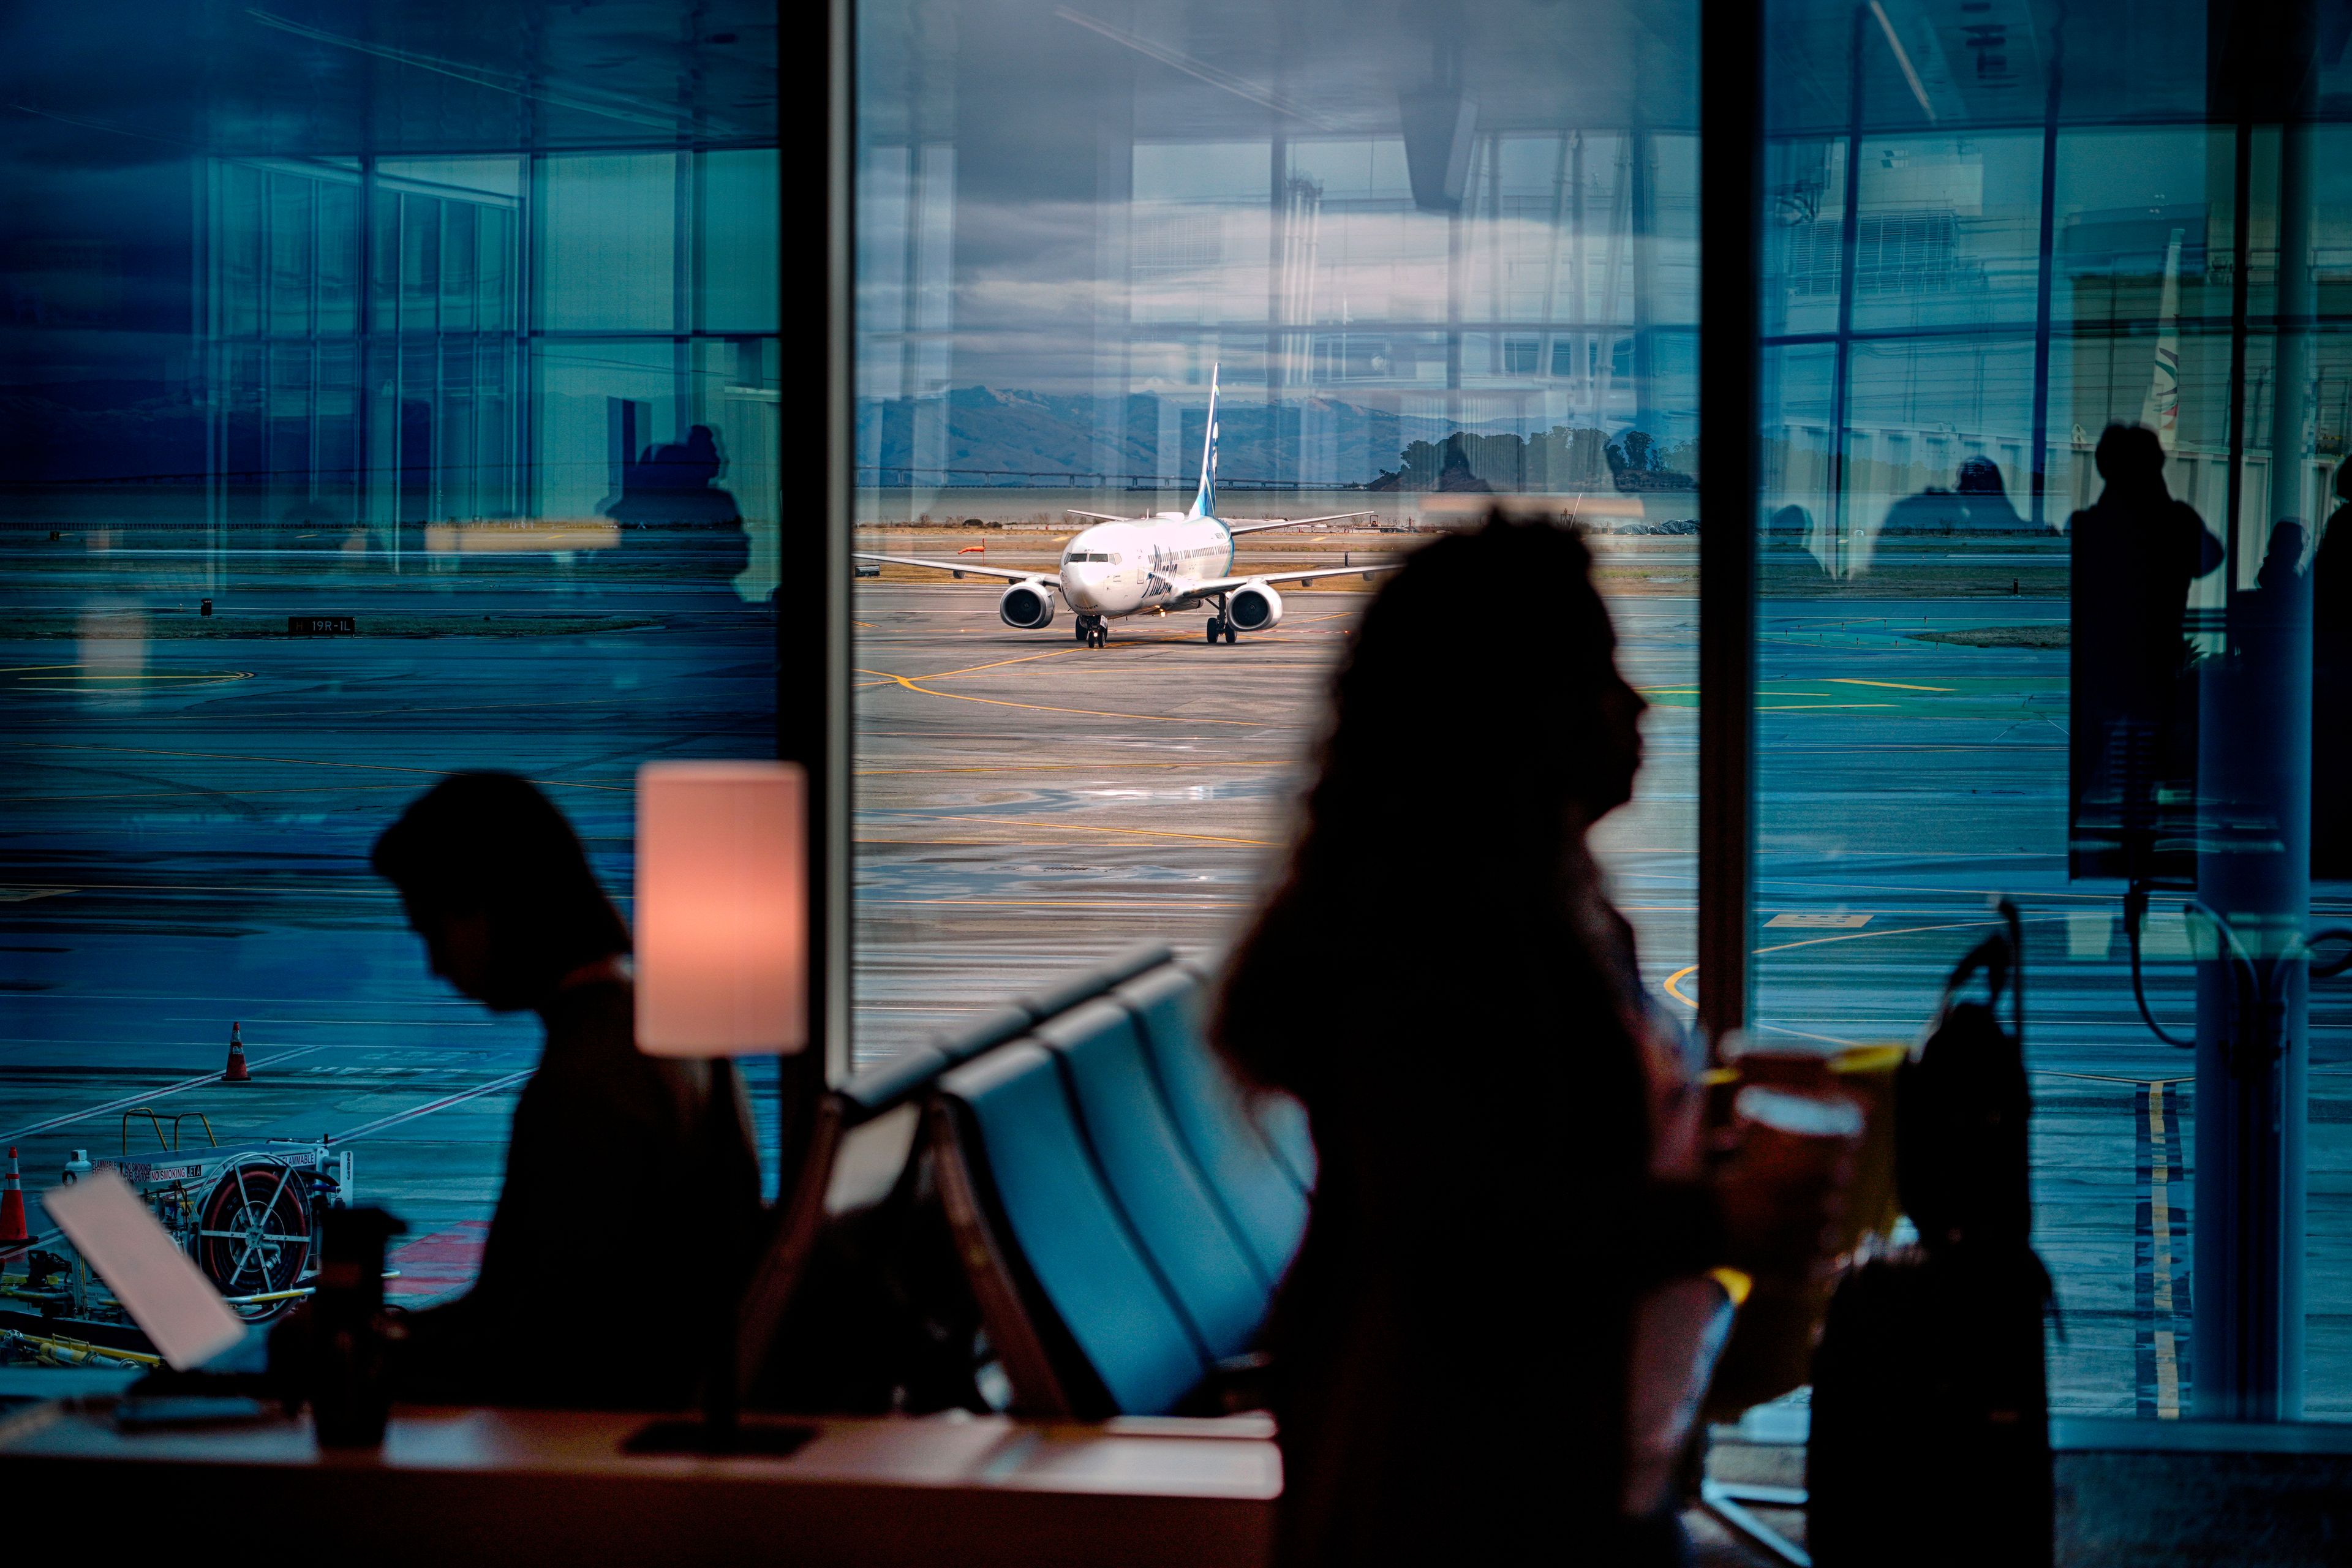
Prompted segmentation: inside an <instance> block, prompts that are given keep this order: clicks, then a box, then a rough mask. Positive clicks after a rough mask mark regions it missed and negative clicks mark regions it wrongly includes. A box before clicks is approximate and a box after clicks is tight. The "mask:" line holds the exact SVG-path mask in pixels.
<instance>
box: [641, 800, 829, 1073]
mask: <svg viewBox="0 0 2352 1568" xmlns="http://www.w3.org/2000/svg"><path fill="white" fill-rule="evenodd" d="M807 818H808V806H807V779H806V775H804V774H803V773H802V771H801V770H800V768H798V767H797V766H795V765H793V763H647V764H646V766H644V767H642V768H639V769H638V770H637V896H636V952H637V1048H638V1049H639V1050H642V1051H644V1052H645V1053H646V1055H648V1056H656V1057H730V1056H747V1055H754V1054H766V1053H770V1052H775V1053H780V1054H781V1053H790V1052H793V1051H798V1050H800V1049H801V1048H802V1047H804V1046H805V1045H807V1043H808V1007H807V997H808V892H807V889H808V872H807V853H808V850H807V846H808V835H807Z"/></svg>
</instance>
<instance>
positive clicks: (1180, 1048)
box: [1111, 964, 1313, 1287]
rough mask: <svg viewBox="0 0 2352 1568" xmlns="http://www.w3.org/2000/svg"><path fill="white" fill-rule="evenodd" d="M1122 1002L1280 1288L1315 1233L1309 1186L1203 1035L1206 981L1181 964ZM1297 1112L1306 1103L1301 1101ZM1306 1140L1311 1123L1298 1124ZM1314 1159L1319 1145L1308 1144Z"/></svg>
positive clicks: (1192, 1147)
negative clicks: (1310, 1226)
mask: <svg viewBox="0 0 2352 1568" xmlns="http://www.w3.org/2000/svg"><path fill="white" fill-rule="evenodd" d="M1111 995H1112V997H1113V999H1114V1000H1116V1001H1117V1002H1118V1004H1119V1005H1121V1006H1123V1007H1125V1008H1126V1009H1127V1010H1128V1011H1129V1013H1130V1014H1131V1015H1132V1016H1134V1018H1135V1020H1136V1023H1137V1025H1138V1026H1139V1029H1140V1031H1141V1034H1142V1037H1143V1042H1144V1047H1145V1052H1146V1057H1147V1059H1148V1060H1149V1062H1150V1067H1151V1069H1152V1072H1153V1074H1154V1076H1155V1078H1156V1079H1157V1081H1158V1084H1159V1087H1160V1094H1161V1098H1162V1100H1164V1102H1165V1103H1166V1105H1167V1107H1168V1110H1169V1112H1170V1115H1171V1120H1172V1121H1174V1123H1175V1126H1176V1129H1177V1131H1178V1132H1179V1133H1180V1134H1181V1137H1182V1138H1183V1141H1184V1145H1185V1147H1186V1148H1187V1149H1188V1150H1189V1151H1190V1152H1191V1153H1192V1158H1193V1161H1194V1163H1195V1164H1196V1165H1197V1167H1198V1168H1199V1169H1200V1170H1201V1171H1202V1173H1203V1174H1205V1175H1206V1176H1207V1178H1208V1182H1209V1187H1210V1190H1211V1191H1212V1192H1213V1194H1215V1197H1216V1199H1217V1201H1218V1203H1219V1204H1220V1205H1223V1209H1224V1212H1225V1215H1226V1216H1227V1217H1228V1218H1229V1219H1231V1220H1232V1222H1233V1225H1234V1232H1235V1233H1236V1234H1237V1235H1239V1236H1240V1237H1241V1238H1242V1239H1243V1241H1244V1244H1245V1245H1247V1247H1249V1249H1250V1253H1251V1256H1252V1257H1253V1258H1255V1261H1256V1263H1257V1266H1258V1270H1259V1276H1260V1278H1262V1279H1265V1281H1266V1283H1267V1284H1268V1286H1269V1287H1270V1286H1272V1285H1273V1284H1274V1283H1275V1282H1276V1281H1278V1280H1279V1279H1281V1278H1282V1275H1283V1271H1284V1270H1285V1269H1286V1268H1289V1267H1290V1259H1291V1257H1292V1255H1293V1254H1294V1253H1296V1252H1297V1250H1298V1241H1299V1237H1301V1236H1302V1235H1304V1234H1305V1232H1306V1229H1307V1187H1306V1186H1305V1185H1304V1184H1302V1183H1301V1181H1300V1179H1299V1173H1298V1172H1297V1171H1295V1170H1293V1169H1292V1168H1291V1167H1290V1166H1289V1165H1288V1164H1287V1163H1286V1162H1285V1161H1284V1160H1283V1159H1282V1158H1281V1157H1279V1156H1278V1155H1277V1154H1276V1152H1275V1146H1274V1144H1273V1142H1272V1141H1271V1140H1270V1139H1269V1137H1268V1135H1267V1130H1266V1128H1265V1126H1263V1125H1262V1124H1261V1123H1260V1122H1259V1121H1256V1120H1255V1119H1254V1118H1253V1117H1252V1116H1251V1115H1250V1113H1249V1097H1248V1096H1247V1095H1246V1094H1244V1091H1243V1089H1242V1088H1241V1086H1240V1085H1239V1084H1237V1083H1236V1082H1235V1081H1234V1078H1233V1075H1232V1074H1231V1073H1230V1072H1229V1071H1227V1070H1226V1068H1225V1066H1224V1064H1223V1062H1222V1061H1220V1060H1219V1059H1218V1058H1217V1056H1216V1053H1215V1052H1214V1051H1213V1050H1212V1049H1211V1048H1210V1047H1209V1043H1208V1039H1207V1037H1206V1036H1205V1035H1204V1034H1203V1033H1202V1026H1201V1021H1200V1013H1201V983H1200V980H1199V978H1198V977H1197V976H1195V975H1193V974H1192V973H1190V972H1189V971H1187V970H1185V969H1183V968H1181V967H1179V966H1178V965H1175V964H1170V965H1168V966H1166V967H1165V968H1161V969H1155V970H1153V971H1151V972H1150V973H1146V974H1143V975H1141V976H1139V977H1138V978H1136V979H1134V980H1131V981H1129V982H1128V983H1127V984H1124V985H1121V986H1119V987H1118V988H1117V989H1116V990H1114V991H1113V992H1112V993H1111ZM1290 1103H1291V1105H1292V1106H1293V1108H1294V1110H1295V1108H1296V1104H1297V1102H1296V1101H1291V1102H1290ZM1297 1131H1298V1134H1299V1135H1300V1136H1301V1138H1302V1139H1303V1137H1304V1132H1305V1118H1304V1115H1303V1113H1302V1114H1300V1115H1299V1116H1298V1117H1297ZM1306 1148H1307V1153H1306V1159H1307V1161H1308V1162H1310V1163H1309V1164H1308V1167H1307V1169H1308V1171H1309V1173H1310V1179H1311V1171H1312V1165H1311V1161H1312V1158H1313V1152H1312V1151H1313V1145H1312V1144H1311V1143H1308V1144H1307V1145H1306Z"/></svg>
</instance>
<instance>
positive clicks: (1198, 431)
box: [857, 386, 1688, 490]
mask: <svg viewBox="0 0 2352 1568" xmlns="http://www.w3.org/2000/svg"><path fill="white" fill-rule="evenodd" d="M1107 402H1108V403H1109V404H1110V405H1111V406H1109V407H1106V406H1105V404H1106V403H1107ZM1162 410H1163V404H1162V400H1161V399H1160V396H1159V395H1156V394H1153V393H1133V394H1129V395H1127V396H1125V397H1123V398H1117V399H1108V400H1107V399H1098V398H1094V397H1087V396H1082V395H1069V394H1057V393H1042V392H1025V391H1016V390H1005V389H999V388H995V387H987V386H966V387H957V388H954V389H952V390H950V392H948V393H947V394H946V395H945V396H944V397H941V398H925V399H915V398H904V397H901V398H861V399H859V400H858V405H857V483H858V484H860V485H862V486H880V487H885V488H889V487H896V486H900V485H908V484H915V485H947V486H988V485H1010V486H1024V485H1053V484H1057V483H1076V484H1084V485H1089V486H1106V487H1114V488H1115V487H1118V486H1150V485H1152V484H1154V483H1155V482H1156V483H1160V484H1165V485H1168V486H1169V487H1170V488H1174V489H1191V488H1192V484H1193V482H1194V480H1195V479H1198V477H1199V475H1200V468H1201V444H1202V437H1203V436H1204V434H1205V432H1204V430H1203V428H1202V420H1203V418H1204V414H1203V411H1202V408H1201V406H1200V405H1198V404H1196V403H1189V402H1188V403H1187V404H1186V405H1181V406H1179V407H1177V408H1176V409H1175V411H1174V412H1175V417H1174V418H1173V419H1172V420H1167V421H1165V422H1164V426H1163V418H1162ZM942 411H944V416H945V424H944V428H942V427H941V426H940V419H941V415H942ZM1218 423H1219V424H1220V425H1221V426H1223V431H1222V433H1221V435H1220V437H1219V443H1218V458H1217V478H1218V480H1219V482H1220V483H1222V484H1223V485H1224V486H1226V487H1227V488H1229V489H1252V488H1255V487H1261V486H1293V485H1300V484H1304V485H1307V486H1311V487H1314V488H1318V489H1322V488H1356V487H1361V488H1364V489H1416V490H1417V489H1490V488H1491V489H1519V488H1522V486H1524V485H1526V484H1527V483H1528V482H1529V481H1530V480H1532V481H1535V482H1537V483H1538V484H1542V483H1546V482H1549V483H1552V484H1559V483H1564V482H1582V483H1585V484H1598V485H1608V484H1610V483H1611V482H1612V479H1613V480H1615V481H1616V482H1617V483H1618V485H1619V487H1620V488H1623V489H1684V488H1687V486H1688V479H1687V477H1686V476H1685V475H1683V474H1680V473H1676V472H1673V471H1671V468H1672V465H1671V463H1669V462H1667V461H1666V460H1665V459H1668V458H1677V457H1679V456H1681V455H1682V453H1681V449H1680V448H1677V449H1676V451H1675V452H1674V453H1654V449H1653V447H1652V445H1651V444H1650V443H1647V442H1640V443H1637V444H1636V449H1635V454H1634V456H1635V458H1637V459H1641V460H1638V461H1633V462H1628V461H1627V460H1626V457H1625V452H1624V448H1623V446H1622V444H1621V445H1619V446H1617V447H1611V445H1610V441H1609V437H1607V436H1606V435H1604V434H1603V433H1601V432H1600V431H1597V430H1570V429H1569V428H1568V427H1566V426H1560V427H1557V428H1555V429H1553V430H1551V431H1549V432H1547V433H1545V434H1544V435H1540V436H1538V437H1534V439H1533V440H1531V441H1523V440H1522V439H1521V438H1520V437H1518V436H1517V434H1516V433H1515V432H1513V431H1512V430H1511V429H1510V428H1509V427H1508V423H1507V422H1504V421H1491V422H1487V423H1486V424H1484V425H1482V424H1481V423H1479V422H1477V421H1471V422H1468V423H1467V424H1465V423H1462V422H1457V421H1454V420H1448V419H1444V418H1437V417H1432V416H1423V415H1411V414H1399V413H1397V412H1395V411H1394V410H1392V409H1386V408H1371V407H1366V406H1364V405H1360V404H1355V403H1347V402H1342V401H1340V400H1339V399H1336V398H1328V397H1309V398H1302V399H1300V400H1298V401H1297V402H1288V403H1284V404H1281V405H1278V406H1269V405H1266V404H1265V402H1263V401H1257V400H1252V399H1248V398H1246V397H1239V396H1234V395H1230V394H1229V395H1228V397H1227V400H1226V401H1225V402H1224V403H1223V405H1221V406H1220V408H1219V411H1218ZM1310 432H1311V434H1310ZM1163 438H1165V439H1169V440H1171V441H1172V442H1173V444H1174V447H1175V450H1174V451H1172V452H1167V453H1163V452H1162V451H1161V450H1160V443H1161V441H1162V440H1163ZM1302 452H1310V453H1315V454H1320V456H1318V457H1316V458H1312V459H1311V463H1312V466H1311V467H1310V468H1307V470H1306V471H1304V472H1302V471H1301V470H1300V467H1299V456H1298V455H1299V454H1300V453H1302ZM1645 465H1646V466H1645ZM1171 476H1172V477H1171Z"/></svg>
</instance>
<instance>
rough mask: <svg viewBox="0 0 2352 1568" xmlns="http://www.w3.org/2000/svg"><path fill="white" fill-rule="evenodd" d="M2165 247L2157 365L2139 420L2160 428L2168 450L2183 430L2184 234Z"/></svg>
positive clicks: (2175, 233)
mask: <svg viewBox="0 0 2352 1568" xmlns="http://www.w3.org/2000/svg"><path fill="white" fill-rule="evenodd" d="M2181 232H2182V231H2181V230H2179V229H2177V228H2176V229H2174V230H2173V231H2172V239H2171V242H2170V243H2169V244H2168V245H2167V246H2166V247H2164V292H2163V294H2162V296H2161V297H2160V298H2159V299H2158V302H2157V310H2156V366H2155V368H2154V370H2153V371H2152V372H2151V373H2150V374H2149V376H2148V384H2147V396H2146V397H2144V398H2142V399H2141V400H2140V405H2139V422H2140V423H2141V424H2143V425H2145V426H2147V427H2148V428H2149V429H2151V430H2153V431H2155V432H2156V438H2157V440H2158V441H2159V442H2161V443H2162V444H2163V447H2164V449H2165V450H2166V451H2168V452H2169V451H2171V450H2172V444H2173V442H2174V441H2175V440H2176V439H2177V438H2178V437H2179V434H2180V237H2181Z"/></svg>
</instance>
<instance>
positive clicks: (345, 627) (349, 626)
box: [286, 616, 360, 637]
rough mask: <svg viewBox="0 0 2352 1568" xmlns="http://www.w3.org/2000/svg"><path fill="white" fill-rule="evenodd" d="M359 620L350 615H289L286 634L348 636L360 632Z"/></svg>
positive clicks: (291, 635)
mask: <svg viewBox="0 0 2352 1568" xmlns="http://www.w3.org/2000/svg"><path fill="white" fill-rule="evenodd" d="M359 629H360V627H359V622H358V621H357V620H356V619H355V618H354V617H352V616H287V617H286V635H287V636H288V637H355V636H357V635H358V633H359Z"/></svg>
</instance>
